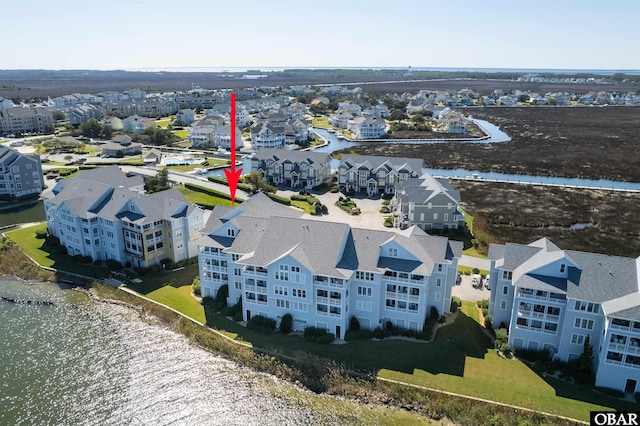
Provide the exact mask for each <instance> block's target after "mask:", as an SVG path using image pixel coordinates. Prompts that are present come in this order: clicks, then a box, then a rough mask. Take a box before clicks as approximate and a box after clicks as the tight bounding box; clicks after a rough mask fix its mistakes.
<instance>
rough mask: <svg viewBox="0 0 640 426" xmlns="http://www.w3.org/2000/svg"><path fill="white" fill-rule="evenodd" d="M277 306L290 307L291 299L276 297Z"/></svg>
mask: <svg viewBox="0 0 640 426" xmlns="http://www.w3.org/2000/svg"><path fill="white" fill-rule="evenodd" d="M276 306H277V307H278V308H285V309H289V301H288V300H282V299H276Z"/></svg>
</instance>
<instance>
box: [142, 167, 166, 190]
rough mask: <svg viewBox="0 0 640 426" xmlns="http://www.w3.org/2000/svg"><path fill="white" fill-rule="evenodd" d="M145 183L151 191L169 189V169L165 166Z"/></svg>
mask: <svg viewBox="0 0 640 426" xmlns="http://www.w3.org/2000/svg"><path fill="white" fill-rule="evenodd" d="M144 183H145V186H146V189H147V191H148V192H149V193H153V192H160V191H164V190H165V189H169V169H167V168H166V167H163V168H162V169H160V171H159V172H158V174H156V175H155V176H149V177H147V178H146V179H145V180H144Z"/></svg>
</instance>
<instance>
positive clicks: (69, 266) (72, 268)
mask: <svg viewBox="0 0 640 426" xmlns="http://www.w3.org/2000/svg"><path fill="white" fill-rule="evenodd" d="M39 229H47V224H46V223H43V224H40V225H35V226H31V227H28V228H23V229H18V230H16V231H11V232H7V234H6V235H7V237H8V238H9V239H11V240H12V241H13V242H15V243H16V244H18V245H19V246H20V247H21V248H22V249H23V250H24V252H25V253H26V254H27V255H29V256H30V257H31V258H32V259H34V260H35V261H36V262H38V264H40V265H42V266H46V267H49V268H55V269H60V270H63V271H68V272H73V273H76V274H81V275H86V276H89V277H93V278H100V279H101V278H105V277H108V276H109V271H108V270H107V268H103V267H97V266H93V265H83V264H78V263H76V262H75V261H74V260H73V258H72V257H71V256H68V255H66V254H59V253H57V252H56V248H55V247H54V246H53V245H52V243H51V242H50V241H48V240H46V239H37V238H36V231H37V230H39Z"/></svg>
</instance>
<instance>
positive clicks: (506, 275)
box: [502, 271, 512, 280]
mask: <svg viewBox="0 0 640 426" xmlns="http://www.w3.org/2000/svg"><path fill="white" fill-rule="evenodd" d="M511 276H512V272H511V271H502V279H504V280H510V279H511Z"/></svg>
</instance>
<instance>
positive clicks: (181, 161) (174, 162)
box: [164, 157, 196, 166]
mask: <svg viewBox="0 0 640 426" xmlns="http://www.w3.org/2000/svg"><path fill="white" fill-rule="evenodd" d="M195 161H196V160H194V159H193V158H175V157H174V158H165V159H164V165H165V166H181V165H187V164H193V163H195Z"/></svg>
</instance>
